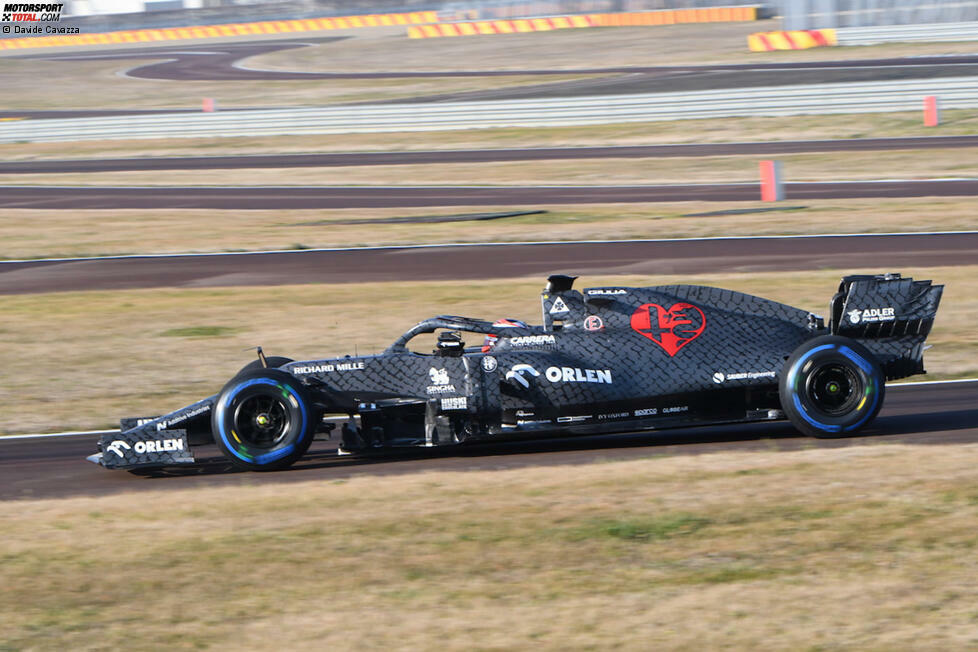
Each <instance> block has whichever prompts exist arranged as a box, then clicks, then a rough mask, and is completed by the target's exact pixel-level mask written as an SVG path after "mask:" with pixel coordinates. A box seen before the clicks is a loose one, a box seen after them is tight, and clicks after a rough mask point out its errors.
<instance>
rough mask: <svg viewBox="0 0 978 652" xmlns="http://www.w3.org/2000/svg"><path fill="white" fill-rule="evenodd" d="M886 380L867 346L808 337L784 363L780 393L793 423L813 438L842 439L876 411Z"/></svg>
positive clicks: (831, 337) (832, 337) (839, 339)
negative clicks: (809, 338)
mask: <svg viewBox="0 0 978 652" xmlns="http://www.w3.org/2000/svg"><path fill="white" fill-rule="evenodd" d="M885 381H886V379H885V377H884V375H883V371H882V369H881V368H880V365H879V362H877V360H876V358H875V357H874V356H873V354H872V353H870V352H869V350H868V349H866V347H864V346H863V345H862V344H859V343H858V342H856V341H854V340H851V339H849V338H846V337H838V336H836V335H824V336H822V337H816V338H814V339H811V340H809V341H807V342H805V343H804V344H802V345H801V346H799V347H798V348H797V349H795V351H794V353H792V354H791V357H789V358H788V361H787V362H785V366H784V371H783V373H782V374H781V383H780V387H779V390H780V391H779V395H780V398H781V408H782V409H783V410H784V413H785V414H786V415H787V416H788V419H789V420H790V421H791V423H792V425H794V426H795V428H797V429H798V430H800V431H801V432H803V433H805V434H806V435H810V436H813V437H844V436H846V435H850V434H853V433H855V432H856V431H858V430H859V429H860V428H863V427H864V426H866V425H867V424H868V423H870V422H871V421H872V420H873V419H874V418H876V415H877V414H878V413H879V411H880V407H882V405H883V396H884V394H885V391H886V389H885Z"/></svg>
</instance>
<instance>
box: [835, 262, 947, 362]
mask: <svg viewBox="0 0 978 652" xmlns="http://www.w3.org/2000/svg"><path fill="white" fill-rule="evenodd" d="M943 291H944V286H943V285H933V284H932V283H931V282H930V281H915V280H913V279H912V278H903V277H902V276H900V274H878V275H875V276H870V275H854V276H846V277H845V278H843V279H842V283H840V284H839V291H838V292H837V293H836V294H835V296H834V297H832V301H831V302H830V303H829V315H830V317H829V329H830V331H831V332H832V334H834V335H842V336H845V337H851V338H853V339H857V340H860V341H862V343H863V344H865V345H866V346H867V347H869V349H870V350H871V351H873V353H874V354H876V356H877V358H879V360H880V363H881V364H882V365H883V369H884V371H885V373H886V376H887V378H888V379H891V380H892V379H895V378H903V377H905V376H909V375H912V374H918V373H924V367H923V349H924V347H923V344H924V340H925V339H926V338H927V335H928V334H929V333H930V330H931V327H932V326H933V325H934V317H935V316H937V308H938V306H939V305H940V302H941V294H942V293H943Z"/></svg>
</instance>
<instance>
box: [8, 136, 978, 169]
mask: <svg viewBox="0 0 978 652" xmlns="http://www.w3.org/2000/svg"><path fill="white" fill-rule="evenodd" d="M965 147H978V136H930V137H919V138H850V139H837V140H796V141H765V142H745V143H682V144H675V145H622V146H609V147H523V148H512V149H446V150H424V151H422V150H418V151H378V152H339V153H317V154H252V155H245V156H168V157H138V158H97V159H81V158H79V159H51V160H20V161H0V174H68V173H87V172H92V173H94V172H137V171H146V170H214V169H225V170H240V169H263V168H304V167H356V166H370V165H427V164H439V163H442V164H443V163H500V162H509V161H557V160H581V159H603V158H672V157H697V156H758V155H760V156H765V155H773V154H803V153H805V154H811V153H817V152H873V151H893V150H914V149H958V148H965Z"/></svg>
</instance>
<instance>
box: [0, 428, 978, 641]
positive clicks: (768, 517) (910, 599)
mask: <svg viewBox="0 0 978 652" xmlns="http://www.w3.org/2000/svg"><path fill="white" fill-rule="evenodd" d="M976 463H978V446H976V445H955V446H934V447H910V446H893V445H888V446H858V447H851V448H845V449H819V450H808V451H798V452H791V453H752V454H743V453H722V454H712V455H705V456H696V457H674V458H650V459H644V460H636V461H628V462H608V463H605V464H591V465H585V466H574V467H563V468H550V467H548V468H537V469H520V470H517V471H467V472H461V473H459V472H436V471H432V472H429V473H424V474H415V475H409V476H403V477H396V476H394V477H392V476H386V477H384V476H382V477H361V478H353V479H351V480H349V481H345V482H336V483H323V482H317V483H300V484H295V483H288V484H282V485H275V484H262V485H260V486H247V485H245V484H242V485H241V486H238V487H226V488H220V489H200V490H196V489H194V490H189V489H188V490H179V489H177V491H172V490H173V489H175V488H176V487H175V485H176V484H179V482H180V481H179V480H167V481H160V490H161V491H160V493H158V494H154V493H148V494H147V493H143V492H140V494H139V495H138V496H137V495H117V496H113V497H110V498H74V499H68V500H59V501H15V502H7V503H0V525H2V527H3V530H4V537H3V539H2V540H0V561H2V563H0V581H2V582H3V585H4V591H3V593H2V594H0V623H2V624H0V640H3V641H4V643H3V644H2V645H3V647H4V649H21V648H30V649H116V648H121V647H125V648H127V649H158V648H159V647H161V646H166V647H170V646H173V647H185V648H198V649H242V648H246V649H282V648H287V649H337V648H339V649H399V650H400V649H408V650H417V649H430V648H432V647H435V646H437V647H439V648H442V649H448V650H471V649H481V650H508V649H525V648H527V647H533V648H534V649H544V650H568V649H573V650H584V649H626V650H646V649H649V646H650V645H651V646H654V647H655V648H657V649H717V648H737V649H762V650H766V649H830V648H831V649H835V648H852V647H855V648H859V649H880V650H887V649H907V648H913V649H923V650H946V649H964V648H967V647H972V646H975V645H978V629H976V627H975V624H976V622H978V608H976V606H975V605H976V600H978V589H976V587H975V583H974V581H973V579H974V576H975V573H976V572H978V566H976V562H975V559H976V557H975V548H976V544H978V537H976V534H975V527H976V525H978V483H976V480H975V475H974V467H975V464H976ZM92 472H93V473H96V472H99V471H98V470H97V469H94V468H93V470H92ZM134 481H135V479H134ZM164 485H166V486H164ZM490 487H491V490H487V488H490ZM164 489H167V490H170V491H166V492H165V493H164V492H163V490H164ZM327 505H328V508H326V507H325V506H327Z"/></svg>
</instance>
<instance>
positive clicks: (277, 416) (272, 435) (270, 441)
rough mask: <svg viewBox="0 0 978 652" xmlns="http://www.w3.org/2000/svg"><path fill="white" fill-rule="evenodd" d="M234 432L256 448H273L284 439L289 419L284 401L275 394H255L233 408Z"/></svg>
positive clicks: (244, 441) (289, 422)
mask: <svg viewBox="0 0 978 652" xmlns="http://www.w3.org/2000/svg"><path fill="white" fill-rule="evenodd" d="M233 423H234V433H235V434H236V435H237V436H238V438H240V439H241V441H242V442H243V443H245V444H248V445H249V446H254V447H257V448H274V447H275V446H277V445H278V444H280V443H281V442H282V440H284V439H285V437H286V436H287V435H288V432H289V426H290V425H291V420H290V419H289V410H288V408H287V407H286V405H285V403H284V402H282V400H281V399H280V398H278V397H276V396H269V395H265V394H257V395H254V396H249V397H247V398H245V399H244V400H242V401H241V402H240V403H239V404H238V405H237V407H235V409H234V421H233Z"/></svg>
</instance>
